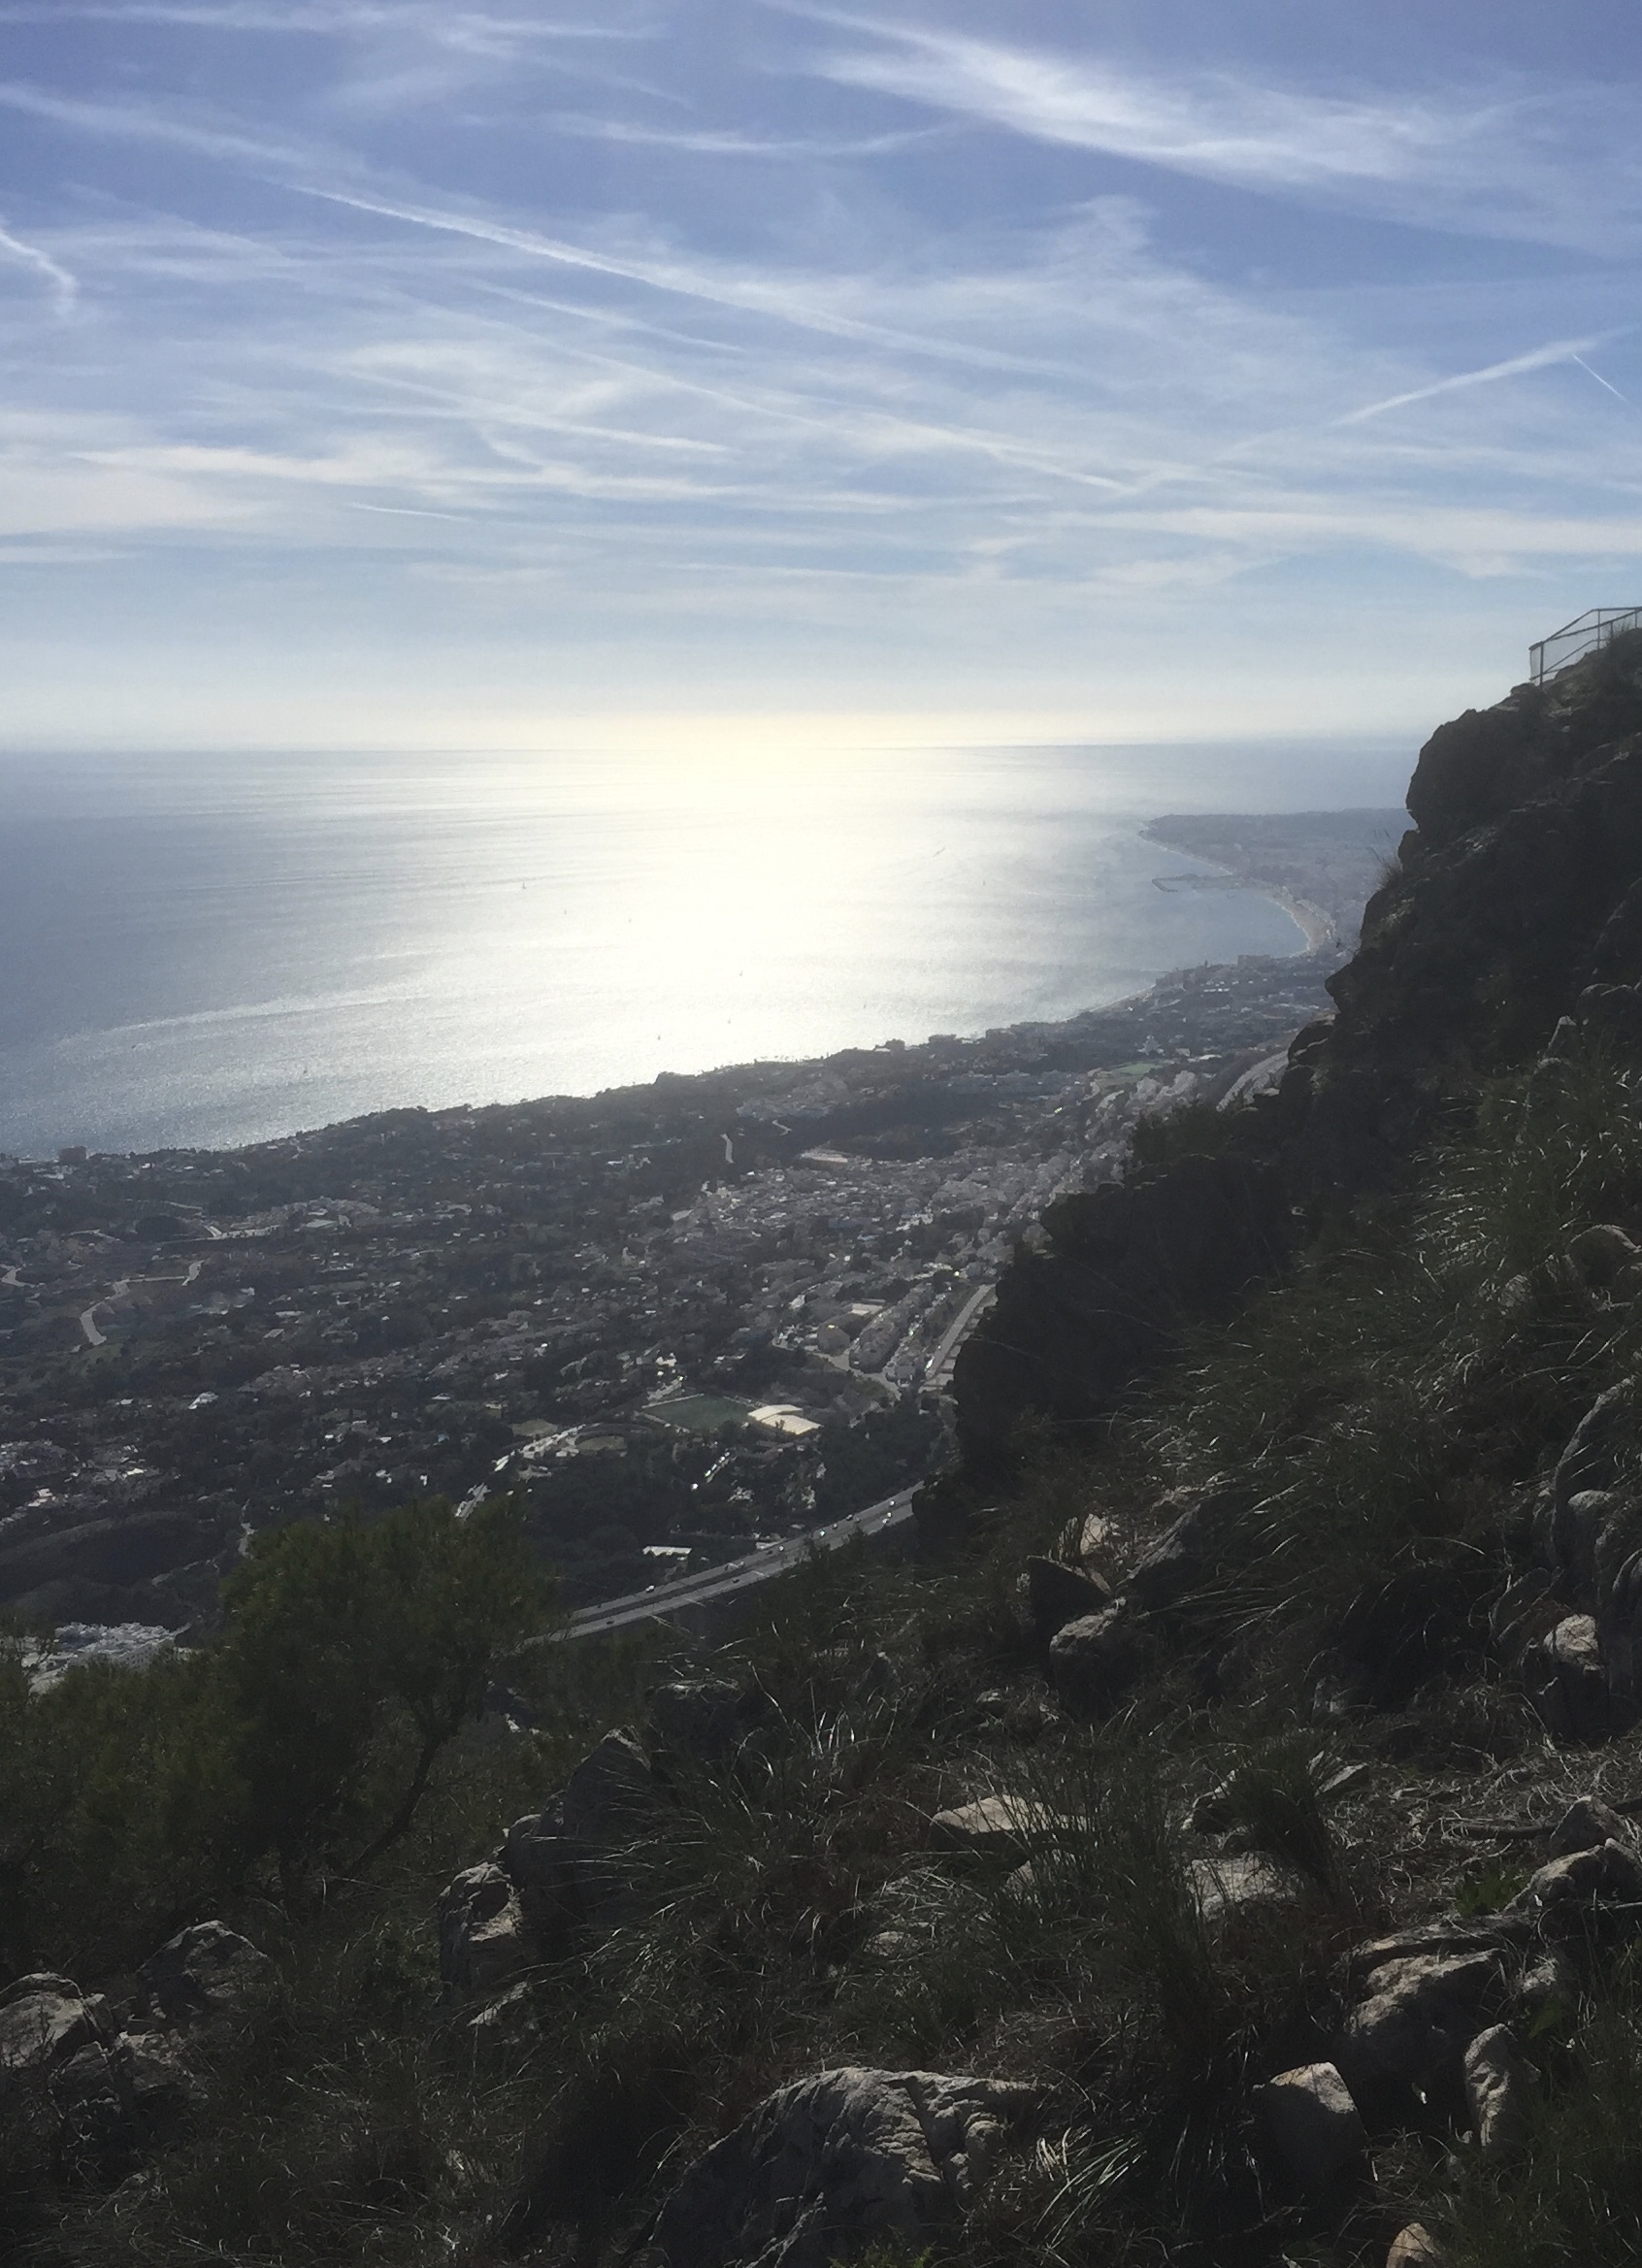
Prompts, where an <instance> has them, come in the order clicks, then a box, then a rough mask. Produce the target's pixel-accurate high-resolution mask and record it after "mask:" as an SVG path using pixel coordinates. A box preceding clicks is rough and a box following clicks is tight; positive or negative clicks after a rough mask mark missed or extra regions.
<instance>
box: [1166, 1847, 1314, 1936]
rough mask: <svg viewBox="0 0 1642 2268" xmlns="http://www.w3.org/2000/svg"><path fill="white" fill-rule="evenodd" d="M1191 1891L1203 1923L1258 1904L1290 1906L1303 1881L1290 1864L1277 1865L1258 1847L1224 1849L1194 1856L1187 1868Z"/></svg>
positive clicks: (1228, 1917)
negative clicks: (1208, 1855)
mask: <svg viewBox="0 0 1642 2268" xmlns="http://www.w3.org/2000/svg"><path fill="white" fill-rule="evenodd" d="M1188 1871H1189V1873H1190V1875H1191V1882H1192V1894H1193V1896H1194V1897H1195V1898H1196V1899H1197V1901H1198V1911H1199V1914H1200V1915H1201V1916H1202V1918H1203V1920H1204V1921H1205V1922H1207V1923H1220V1922H1228V1921H1232V1920H1234V1919H1235V1918H1236V1917H1237V1916H1238V1915H1240V1914H1251V1913H1255V1912H1257V1911H1259V1910H1260V1909H1261V1908H1269V1907H1272V1906H1292V1905H1294V1904H1295V1903H1296V1901H1297V1899H1299V1898H1300V1897H1302V1896H1303V1895H1304V1893H1305V1885H1304V1882H1303V1881H1302V1880H1301V1878H1300V1876H1298V1875H1297V1874H1296V1873H1295V1872H1294V1870H1293V1868H1292V1867H1288V1866H1280V1865H1279V1864H1278V1862H1277V1860H1276V1859H1275V1858H1268V1857H1265V1855H1264V1852H1260V1851H1227V1852H1224V1853H1222V1855H1221V1856H1220V1857H1217V1858H1194V1859H1193V1860H1192V1863H1191V1866H1190V1868H1189V1870H1188Z"/></svg>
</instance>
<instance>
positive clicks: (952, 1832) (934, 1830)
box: [930, 1795, 1055, 1859]
mask: <svg viewBox="0 0 1642 2268" xmlns="http://www.w3.org/2000/svg"><path fill="white" fill-rule="evenodd" d="M1054 1824H1055V1823H1054V1816H1053V1814H1052V1813H1051V1812H1049V1811H1047V1810H1046V1809H1045V1808H1044V1806H1043V1805H1042V1804H1041V1803H1032V1802H1029V1801H1028V1799H1027V1798H1026V1797H1025V1796H1023V1795H983V1796H981V1797H980V1798H979V1799H978V1800H977V1801H976V1802H974V1803H961V1804H957V1805H955V1806H954V1807H953V1809H952V1810H950V1811H937V1812H936V1815H935V1817H934V1818H933V1819H932V1820H931V1822H930V1847H931V1849H932V1850H936V1851H962V1852H969V1853H979V1854H981V1855H983V1856H984V1857H991V1858H1016V1859H1019V1858H1024V1857H1026V1854H1027V1852H1028V1850H1029V1849H1030V1848H1031V1847H1032V1845H1033V1844H1034V1842H1041V1841H1042V1840H1043V1838H1044V1836H1045V1835H1046V1834H1047V1833H1049V1832H1051V1831H1052V1829H1053V1827H1054Z"/></svg>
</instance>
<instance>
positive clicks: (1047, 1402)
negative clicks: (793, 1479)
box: [953, 1156, 1287, 1474]
mask: <svg viewBox="0 0 1642 2268" xmlns="http://www.w3.org/2000/svg"><path fill="white" fill-rule="evenodd" d="M1286 1221H1287V1204H1286V1200H1285V1190H1284V1185H1283V1180H1282V1176H1281V1174H1280V1173H1279V1171H1278V1170H1277V1167H1276V1166H1275V1164H1274V1163H1271V1162H1268V1161H1265V1160H1263V1159H1259V1158H1245V1157H1240V1156H1226V1157H1218V1158H1187V1159H1183V1160H1182V1161H1181V1162H1180V1163H1179V1164H1178V1165H1175V1166H1172V1167H1166V1168H1165V1167H1158V1168H1155V1169H1153V1170H1150V1171H1147V1172H1141V1173H1137V1174H1134V1175H1133V1176H1132V1177H1131V1178H1130V1179H1129V1180H1128V1181H1125V1182H1121V1183H1120V1182H1111V1183H1107V1184H1106V1185H1104V1186H1103V1187H1101V1188H1100V1189H1095V1190H1090V1191H1088V1192H1086V1193H1084V1194H1083V1195H1081V1196H1075V1197H1067V1198H1063V1199H1061V1200H1060V1201H1059V1203H1057V1204H1054V1205H1051V1206H1050V1208H1049V1210H1048V1211H1047V1213H1046V1214H1045V1215H1044V1219H1043V1228H1044V1232H1045V1234H1046V1237H1047V1240H1048V1241H1047V1248H1046V1249H1045V1250H1043V1251H1042V1252H1038V1253H1028V1254H1024V1255H1022V1257H1021V1258H1019V1259H1017V1260H1016V1261H1015V1262H1014V1263H1013V1265H1011V1266H1010V1267H1009V1268H1008V1269H1007V1270H1006V1271H1005V1273H1004V1275H1003V1277H1002V1282H1001V1283H1000V1285H999V1290H998V1298H997V1300H996V1302H995V1304H994V1306H993V1307H992V1309H991V1311H990V1312H989V1313H988V1314H987V1315H986V1316H985V1317H984V1318H983V1320H982V1321H981V1323H980V1324H979V1325H978V1326H977V1328H976V1329H975V1331H972V1332H971V1333H970V1335H969V1338H968V1340H966V1342H965V1345H964V1348H963V1351H962V1352H961V1354H960V1355H959V1357H958V1363H957V1366H956V1370H955V1373H954V1383H953V1394H954V1397H955V1399H956V1401H957V1405H958V1425H959V1439H960V1446H961V1448H962V1450H963V1454H964V1456H965V1459H966V1461H967V1462H968V1463H969V1466H970V1468H971V1469H972V1470H973V1471H975V1472H977V1473H980V1474H984V1473H986V1472H988V1471H990V1470H993V1469H995V1468H998V1467H1000V1466H1003V1465H1006V1464H1007V1462H1008V1455H1009V1437H1010V1434H1011V1432H1012V1430H1013V1428H1014V1426H1015V1425H1016V1423H1017V1422H1018V1420H1019V1418H1020V1416H1021V1415H1022V1413H1023V1412H1024V1411H1025V1410H1028V1409H1036V1410H1043V1411H1047V1412H1048V1413H1049V1414H1050V1415H1051V1416H1054V1417H1056V1418H1060V1419H1063V1420H1067V1421H1074V1422H1076V1421H1083V1422H1087V1421H1088V1420H1090V1419H1093V1418H1100V1417H1104V1416H1106V1415H1108V1414H1109V1413H1110V1412H1111V1411H1112V1410H1113V1409H1114V1408H1115V1407H1116V1406H1117V1402H1118V1400H1119V1397H1121V1395H1122V1394H1123V1392H1124V1390H1125V1389H1126V1388H1127V1387H1128V1386H1129V1385H1130V1384H1131V1383H1132V1381H1133V1380H1134V1379H1135V1378H1136V1377H1138V1376H1139V1375H1140V1374H1141V1373H1142V1372H1144V1371H1146V1370H1149V1369H1151V1368H1153V1367H1155V1366H1156V1365H1157V1364H1159V1363H1160V1362H1161V1361H1162V1360H1163V1359H1164V1358H1165V1357H1166V1355H1167V1354H1168V1353H1169V1352H1171V1351H1172V1349H1173V1348H1174V1346H1175V1345H1176V1344H1177V1343H1178V1338H1179V1333H1180V1331H1181V1330H1182V1329H1183V1328H1184V1327H1185V1326H1186V1325H1187V1324H1188V1323H1191V1322H1196V1321H1205V1320H1212V1319H1214V1318H1216V1317H1224V1316H1230V1315H1231V1314H1232V1313H1234V1312H1235V1310H1236V1308H1237V1306H1238V1304H1239V1303H1240V1301H1241V1300H1242V1299H1243V1298H1244V1297H1245V1296H1246V1294H1247V1292H1248V1290H1249V1288H1250V1286H1251V1285H1252V1284H1254V1283H1255V1282H1257V1281H1258V1280H1259V1279H1260V1278H1261V1277H1262V1276H1263V1275H1265V1274H1267V1273H1269V1272H1270V1270H1271V1269H1272V1268H1273V1267H1275V1266H1276V1265H1277V1264H1278V1262H1279V1260H1280V1259H1281V1257H1282V1255H1283V1253H1284V1251H1285V1249H1286Z"/></svg>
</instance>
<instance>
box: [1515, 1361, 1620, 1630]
mask: <svg viewBox="0 0 1642 2268" xmlns="http://www.w3.org/2000/svg"><path fill="white" fill-rule="evenodd" d="M1635 1432H1636V1404H1635V1395H1634V1389H1633V1387H1632V1386H1631V1385H1630V1383H1629V1382H1628V1381H1626V1382H1624V1383H1622V1384H1621V1385H1619V1386H1612V1387H1610V1388H1609V1389H1608V1391H1607V1393H1606V1394H1602V1395H1598V1396H1597V1397H1596V1399H1595V1400H1594V1401H1593V1403H1592V1405H1591V1407H1590V1408H1589V1409H1588V1410H1587V1411H1586V1413H1585V1415H1584V1417H1583V1418H1581V1419H1580V1421H1579V1424H1578V1425H1577V1426H1576V1427H1575V1428H1574V1430H1573V1432H1572V1433H1571V1435H1570V1436H1569V1438H1568V1445H1567V1447H1566V1448H1565V1449H1564V1450H1563V1452H1562V1454H1561V1456H1560V1458H1559V1459H1558V1460H1557V1467H1556V1470H1555V1472H1553V1474H1552V1476H1551V1493H1550V1498H1549V1501H1548V1503H1547V1505H1546V1507H1545V1509H1544V1511H1543V1513H1542V1514H1541V1515H1540V1517H1539V1518H1538V1519H1537V1521H1536V1534H1537V1537H1538V1541H1539V1546H1540V1549H1541V1551H1542V1552H1543V1553H1544V1554H1545V1556H1546V1558H1547V1560H1548V1561H1549V1563H1550V1564H1551V1565H1552V1566H1553V1567H1554V1568H1555V1569H1556V1570H1557V1572H1558V1573H1559V1575H1560V1577H1561V1579H1562V1582H1563V1583H1564V1585H1565V1586H1566V1587H1567V1590H1568V1592H1569V1594H1570V1595H1571V1596H1572V1597H1573V1598H1574V1599H1576V1600H1577V1601H1579V1602H1580V1603H1581V1604H1586V1603H1590V1602H1591V1601H1592V1600H1593V1587H1594V1582H1595V1543H1596V1535H1597V1531H1598V1529H1599V1528H1600V1527H1601V1525H1602V1519H1603V1515H1604V1513H1605V1512H1606V1511H1607V1510H1608V1509H1609V1508H1610V1507H1609V1501H1608V1499H1609V1496H1610V1494H1611V1492H1612V1491H1613V1489H1614V1487H1615V1484H1616V1482H1618V1481H1619V1480H1620V1478H1621V1476H1622V1472H1623V1468H1624V1464H1625V1460H1626V1452H1627V1450H1628V1449H1630V1448H1631V1447H1632V1445H1633V1444H1634V1441H1635ZM1591 1499H1596V1500H1595V1501H1592V1500H1591Z"/></svg>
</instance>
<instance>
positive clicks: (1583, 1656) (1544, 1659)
mask: <svg viewBox="0 0 1642 2268" xmlns="http://www.w3.org/2000/svg"><path fill="white" fill-rule="evenodd" d="M1527 1679H1528V1693H1529V1697H1530V1698H1531V1700H1532V1702H1533V1705H1534V1707H1535V1709H1537V1710H1538V1712H1539V1715H1540V1717H1541V1719H1542V1720H1543V1722H1544V1725H1545V1729H1546V1730H1547V1731H1548V1732H1549V1733H1550V1734H1551V1736H1552V1738H1553V1739H1555V1740H1565V1741H1599V1740H1605V1739H1606V1738H1607V1735H1608V1730H1609V1723H1610V1712H1609V1706H1608V1673H1607V1670H1606V1668H1605V1667H1604V1665H1603V1661H1602V1649H1601V1646H1600V1644H1599V1642H1598V1640H1597V1635H1596V1624H1595V1620H1594V1618H1593V1616H1591V1615H1588V1614H1573V1615H1565V1616H1564V1617H1563V1619H1562V1620H1561V1621H1560V1623H1559V1624H1558V1625H1557V1627H1556V1628H1555V1629H1554V1630H1553V1631H1552V1632H1551V1634H1550V1636H1549V1637H1547V1638H1544V1639H1542V1640H1541V1641H1540V1643H1539V1645H1538V1646H1536V1647H1535V1648H1533V1650H1532V1651H1531V1653H1530V1654H1529V1656H1528V1664H1527Z"/></svg>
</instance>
